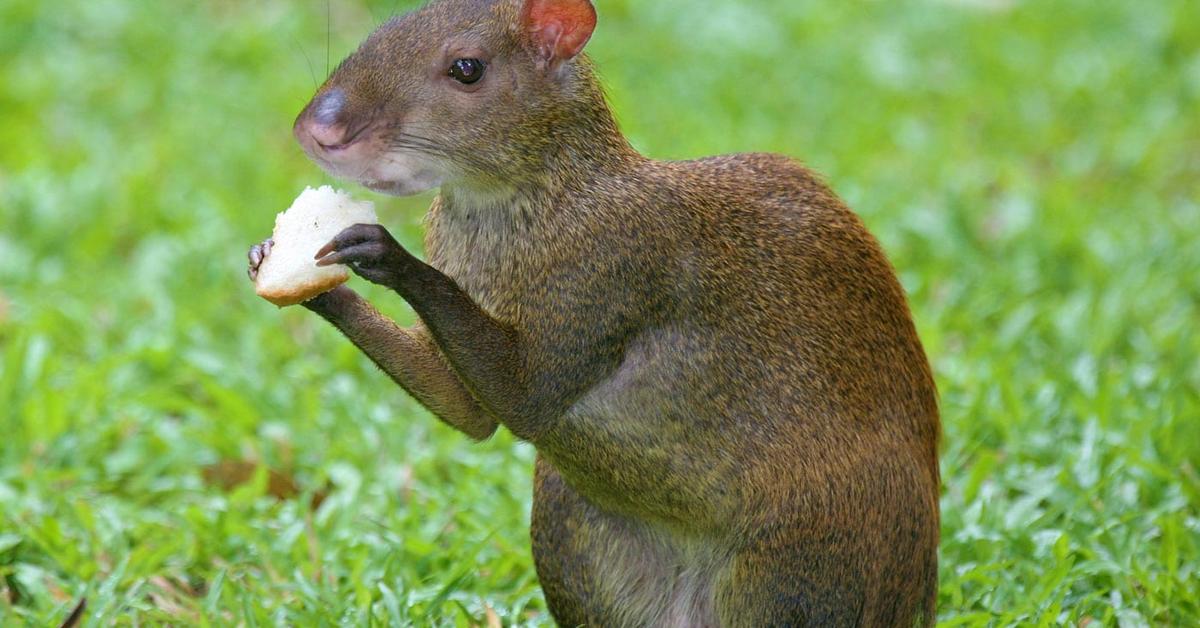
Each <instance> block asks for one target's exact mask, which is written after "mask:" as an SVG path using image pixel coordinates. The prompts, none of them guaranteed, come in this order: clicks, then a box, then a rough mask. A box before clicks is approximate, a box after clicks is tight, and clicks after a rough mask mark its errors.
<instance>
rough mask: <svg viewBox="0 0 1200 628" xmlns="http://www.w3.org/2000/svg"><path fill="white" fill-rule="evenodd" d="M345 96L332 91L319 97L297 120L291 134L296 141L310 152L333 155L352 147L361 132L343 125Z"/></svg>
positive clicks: (336, 90) (342, 92)
mask: <svg viewBox="0 0 1200 628" xmlns="http://www.w3.org/2000/svg"><path fill="white" fill-rule="evenodd" d="M345 113H346V93H345V92H344V91H342V90H341V88H337V87H335V88H332V89H329V90H326V91H324V92H322V93H320V94H318V95H317V96H316V97H315V98H313V101H312V103H311V104H309V106H308V108H307V109H305V110H304V113H302V114H300V118H299V119H298V120H296V126H295V127H294V128H293V132H294V133H295V135H296V139H297V141H299V142H300V143H301V144H302V145H304V146H308V147H309V148H312V149H320V150H324V151H335V150H339V149H342V148H346V147H347V146H349V145H350V144H353V143H354V141H355V140H356V139H358V138H357V136H358V131H361V129H351V128H350V126H349V125H348V124H347V123H346V121H345V119H344V118H346V117H347V116H346V115H345Z"/></svg>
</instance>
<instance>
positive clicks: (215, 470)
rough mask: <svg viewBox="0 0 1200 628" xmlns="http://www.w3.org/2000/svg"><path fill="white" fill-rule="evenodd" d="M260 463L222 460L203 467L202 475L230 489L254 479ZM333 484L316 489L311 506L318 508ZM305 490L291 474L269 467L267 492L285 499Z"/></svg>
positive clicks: (213, 482)
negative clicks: (301, 488) (302, 489)
mask: <svg viewBox="0 0 1200 628" xmlns="http://www.w3.org/2000/svg"><path fill="white" fill-rule="evenodd" d="M258 467H259V463H258V462H255V461H253V460H222V461H220V462H217V463H216V464H210V465H207V466H205V467H204V468H203V469H201V475H202V476H203V477H204V482H205V483H207V484H209V485H210V486H218V487H220V488H221V489H222V490H226V491H230V490H233V489H234V488H237V487H238V486H241V485H242V484H245V483H246V482H249V481H250V480H252V479H254V473H255V472H256V471H257V470H258ZM332 488H333V485H332V484H330V483H329V482H326V483H325V486H323V487H321V488H320V489H319V490H317V491H314V492H313V495H312V500H311V502H310V503H309V506H310V507H311V508H312V509H313V510H316V509H317V508H319V507H320V506H321V503H322V502H324V501H325V498H326V497H328V496H329V491H330V490H331V489H332ZM302 492H303V491H301V490H300V485H299V484H298V483H297V482H296V480H295V478H293V477H292V476H291V475H290V474H285V473H283V472H281V471H277V470H275V469H267V494H268V495H270V496H272V497H274V498H275V499H278V500H280V501H285V500H289V499H292V498H294V497H296V496H298V495H300V494H301V493H302Z"/></svg>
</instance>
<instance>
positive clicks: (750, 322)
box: [298, 0, 939, 626]
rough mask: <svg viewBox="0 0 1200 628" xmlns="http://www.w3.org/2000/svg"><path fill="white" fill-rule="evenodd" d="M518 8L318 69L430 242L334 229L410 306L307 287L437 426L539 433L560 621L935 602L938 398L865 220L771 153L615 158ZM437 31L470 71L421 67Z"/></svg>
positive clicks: (576, 73) (597, 109)
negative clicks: (327, 71) (462, 80)
mask: <svg viewBox="0 0 1200 628" xmlns="http://www.w3.org/2000/svg"><path fill="white" fill-rule="evenodd" d="M554 1H559V2H579V1H582V0H554ZM520 9H521V0H498V1H495V2H488V1H483V0H441V1H439V2H435V3H434V4H431V5H429V6H427V7H426V8H424V9H422V10H421V11H418V12H417V13H414V14H412V15H410V16H407V17H404V18H402V19H398V20H395V21H393V22H389V23H388V24H386V25H384V26H383V27H381V28H380V29H379V31H377V32H376V33H375V34H373V35H372V36H371V37H370V38H369V39H368V40H367V42H366V43H364V45H363V47H362V49H360V50H359V51H358V52H357V53H355V54H354V55H353V56H352V57H351V58H350V59H348V60H347V61H346V62H345V63H344V64H343V65H342V67H340V68H339V70H338V71H337V72H335V74H334V75H333V76H332V77H331V78H330V80H329V82H328V83H327V84H326V86H325V87H323V88H322V91H323V92H324V91H326V90H329V89H333V88H337V89H341V90H344V91H345V92H346V93H348V94H349V98H348V101H349V102H350V103H351V105H350V106H348V107H347V109H346V111H344V112H343V116H344V117H346V118H348V119H351V120H354V122H353V124H355V125H358V126H362V124H364V122H362V120H366V121H367V122H366V123H369V124H371V125H372V126H371V127H370V128H372V129H373V130H372V131H371V135H370V136H369V137H368V139H367V140H363V141H364V142H366V146H371V147H373V148H371V149H370V150H371V151H374V152H367V153H364V156H363V157H362V159H364V160H367V161H366V162H365V163H369V161H370V160H372V159H374V160H380V159H384V158H386V157H387V155H388V154H389V153H387V150H389V149H388V148H387V147H388V146H391V144H389V141H390V139H391V137H392V136H391V135H389V134H394V133H396V132H397V130H398V129H399V130H401V131H403V130H405V129H413V128H416V129H421V130H422V135H423V136H424V137H426V138H431V139H432V140H433V141H435V142H436V146H434V147H433V148H430V147H428V146H426V147H425V148H424V149H420V150H424V151H425V152H424V154H425V155H426V156H427V157H428V158H430V159H434V160H439V161H440V162H441V163H443V164H444V174H443V175H442V176H443V178H444V179H443V180H442V181H441V187H442V193H441V196H440V197H439V199H438V200H437V202H435V203H434V205H433V207H432V208H431V210H430V214H429V217H428V234H427V240H426V246H427V252H428V257H429V263H428V264H424V263H422V262H420V261H418V260H416V259H415V258H413V257H412V256H410V255H408V254H407V253H406V252H404V251H403V250H402V249H400V248H399V246H398V245H395V243H394V241H391V240H390V237H388V236H386V232H369V233H368V232H361V231H360V232H358V233H357V235H356V236H355V237H353V238H350V237H349V236H347V238H346V239H344V240H345V241H343V242H340V243H338V241H335V243H336V246H334V249H336V250H338V251H344V253H338V255H345V256H349V257H353V258H354V259H356V260H357V261H359V262H360V264H361V266H362V267H361V268H360V269H359V272H360V274H363V276H365V277H367V278H369V279H371V280H373V281H376V282H378V283H382V284H384V285H388V286H390V287H392V288H394V289H395V290H396V291H397V292H399V293H400V294H401V295H402V296H403V297H404V298H405V299H407V300H408V301H409V303H410V304H412V306H413V307H414V309H416V311H417V313H418V315H420V317H421V319H422V321H423V325H422V326H421V327H418V328H416V329H415V330H401V329H399V328H397V327H395V326H394V325H393V324H391V323H390V321H386V320H385V319H383V318H382V317H381V316H379V315H378V314H377V313H376V312H375V311H374V310H373V309H371V308H370V306H369V305H367V304H365V303H364V302H362V300H361V299H359V298H358V297H357V296H356V295H354V293H353V292H351V291H350V290H349V289H346V288H341V289H338V290H336V291H334V292H332V293H330V294H327V295H325V296H323V297H321V298H319V299H317V300H315V301H313V302H310V304H309V307H311V308H312V309H314V310H316V311H318V312H320V313H321V314H322V315H323V316H325V317H326V318H328V319H329V320H330V321H332V322H333V323H334V324H335V325H337V326H338V327H339V328H340V329H341V330H342V331H343V332H345V333H346V334H347V336H349V337H350V339H351V340H353V341H354V342H355V343H356V344H358V345H359V346H360V347H362V348H363V350H364V351H365V352H366V353H367V354H368V355H370V356H371V357H372V359H374V360H375V361H376V362H377V363H378V364H379V365H380V366H381V367H382V368H383V369H384V370H385V371H387V372H388V373H389V374H390V375H392V377H393V378H395V379H396V381H397V382H399V383H400V384H401V385H402V386H404V387H405V388H406V389H407V390H409V391H410V392H412V393H413V394H414V395H415V396H416V398H417V399H418V400H420V401H421V402H422V403H424V404H425V405H426V406H428V407H429V408H430V409H431V410H432V411H434V412H435V413H437V414H438V415H439V416H440V417H441V418H443V419H444V420H446V421H447V422H448V423H450V424H451V425H454V426H456V427H458V428H460V429H462V430H463V431H464V432H466V433H468V434H469V435H471V436H473V437H476V438H483V437H486V436H487V435H488V434H490V433H491V431H492V430H493V429H494V428H495V425H496V424H503V425H505V426H506V427H508V428H509V429H510V430H511V431H512V432H513V433H515V434H516V435H517V436H519V437H521V438H524V439H526V440H529V441H530V442H532V443H533V444H534V445H535V446H536V447H537V449H538V452H539V459H538V463H537V471H536V475H535V495H534V509H533V531H532V534H533V544H534V558H535V561H536V564H537V568H538V573H539V576H540V578H541V581H542V585H543V587H544V590H545V593H546V599H547V603H548V605H549V607H550V610H551V612H552V613H553V614H554V617H555V618H556V619H557V620H558V622H559V623H560V624H562V625H565V626H571V625H578V624H587V625H599V626H609V625H628V626H644V625H679V626H692V625H713V626H716V625H723V626H760V625H864V626H900V625H912V624H913V623H920V624H929V623H932V621H933V619H934V599H935V592H936V585H937V544H938V463H937V441H938V434H939V423H938V410H937V402H936V393H935V389H934V384H933V380H932V377H931V375H930V370H929V366H928V363H927V361H926V358H925V355H924V352H923V350H922V348H921V344H920V342H919V340H918V338H917V335H916V332H915V330H914V327H913V324H912V321H911V317H910V314H909V311H908V307H907V305H906V303H905V297H904V293H903V291H902V289H901V287H900V285H899V284H898V282H897V281H896V278H895V274H894V272H893V270H892V268H891V266H890V265H889V264H888V262H887V260H886V259H885V257H884V255H883V253H882V251H881V250H880V248H879V246H878V244H877V243H876V241H875V240H874V239H873V238H872V237H871V235H870V234H869V233H868V232H867V230H866V229H865V228H864V226H863V224H862V222H861V221H860V220H859V219H858V218H857V217H856V216H855V215H854V213H853V212H851V211H850V210H849V209H848V208H847V207H846V206H845V205H844V204H843V203H842V202H841V201H840V200H838V198H837V197H836V196H835V195H834V194H833V193H832V192H831V191H830V190H829V189H828V188H827V187H826V186H825V185H824V184H823V183H822V182H821V181H820V180H818V179H817V177H815V176H814V175H813V174H812V173H811V172H809V171H808V170H806V169H804V168H803V167H801V166H800V165H798V164H796V163H795V162H793V161H791V160H789V159H787V158H784V157H780V156H774V155H762V154H752V155H733V156H726V157H715V158H709V159H703V160H698V161H690V162H660V161H653V160H649V159H646V158H644V157H642V156H641V155H639V154H637V153H636V152H635V151H634V150H633V149H632V148H631V147H630V146H629V144H628V143H627V142H626V141H625V139H624V138H623V137H622V136H621V134H620V132H619V131H618V129H617V126H616V124H615V122H614V121H613V118H612V116H611V114H610V113H609V110H608V107H607V105H606V104H605V102H604V98H603V96H602V94H601V91H600V89H599V87H598V85H597V82H596V79H595V77H594V75H593V72H592V70H591V68H590V66H589V64H588V63H587V61H586V60H585V59H583V58H582V57H577V58H575V59H567V60H559V61H564V62H562V63H561V64H546V63H539V60H538V58H537V50H538V47H537V46H536V45H534V44H531V43H530V42H528V41H527V37H526V35H525V31H524V30H523V28H522V25H521V23H520V15H521V11H520ZM446 42H453V43H451V44H447V43H446ZM448 45H449V46H450V47H454V46H458V47H461V48H465V49H471V50H479V51H483V53H486V54H487V55H488V58H489V66H488V71H489V73H490V74H489V75H487V77H486V78H485V80H488V79H489V78H492V77H495V78H494V79H492V83H491V84H488V85H484V86H483V87H481V88H480V89H479V91H477V92H470V93H467V92H461V91H453V90H451V89H450V88H447V87H446V86H444V85H442V84H441V83H440V81H441V78H438V77H439V75H438V74H437V73H436V72H435V73H434V74H432V75H430V74H429V73H428V72H427V71H426V68H428V67H434V68H436V67H437V66H438V64H444V63H446V61H445V59H446V56H445V55H446V54H450V55H453V54H455V53H445V50H446V49H447V46H448ZM481 54H482V53H481ZM558 66H561V67H558ZM430 76H433V78H430ZM385 94H393V95H394V94H401V96H395V97H388V96H385ZM464 94H465V96H464ZM306 115H311V114H310V113H309V112H308V111H307V110H306V113H305V114H302V116H301V119H300V121H299V122H298V129H299V128H300V127H301V126H302V125H303V124H304V123H305V121H306ZM347 124H351V123H349V122H348V123H347ZM464 125H465V126H467V127H470V128H466V129H464V128H463V126H464ZM298 132H299V131H298ZM362 150H364V151H367V150H368V149H366V148H364V149H362ZM406 150H416V151H417V152H420V150H418V149H413V148H411V147H410V148H408V149H406ZM314 156H315V157H317V158H318V160H321V161H322V163H323V164H325V165H326V166H327V167H331V169H333V170H335V171H340V172H342V173H343V174H345V173H346V172H347V168H345V167H341V168H340V170H339V167H336V166H331V164H329V163H327V162H326V161H325V160H324V159H323V158H322V157H321V156H320V155H314ZM358 242H368V243H369V244H370V247H373V248H370V255H367V254H366V253H362V252H361V251H365V250H367V249H364V248H362V246H359V248H358V249H355V248H354V247H355V243H358ZM356 251H358V252H356ZM349 257H348V258H349Z"/></svg>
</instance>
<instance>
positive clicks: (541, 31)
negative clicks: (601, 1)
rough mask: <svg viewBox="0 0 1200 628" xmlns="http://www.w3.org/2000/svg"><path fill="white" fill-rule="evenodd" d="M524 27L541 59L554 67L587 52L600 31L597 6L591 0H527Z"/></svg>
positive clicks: (522, 13)
mask: <svg viewBox="0 0 1200 628" xmlns="http://www.w3.org/2000/svg"><path fill="white" fill-rule="evenodd" d="M521 26H522V27H524V29H525V32H526V33H527V34H528V35H529V37H530V40H531V41H532V42H533V46H534V50H535V51H536V53H537V55H538V57H539V60H540V61H541V62H542V63H543V64H544V65H545V66H546V67H549V68H551V69H553V68H556V67H558V66H559V65H560V64H562V63H563V62H564V61H570V60H571V59H574V58H575V56H576V55H578V54H579V53H580V52H582V51H583V47H584V45H586V44H587V42H588V40H589V39H591V37H592V31H594V30H596V9H595V7H593V6H592V3H591V2H590V0H525V6H524V7H523V8H522V9H521Z"/></svg>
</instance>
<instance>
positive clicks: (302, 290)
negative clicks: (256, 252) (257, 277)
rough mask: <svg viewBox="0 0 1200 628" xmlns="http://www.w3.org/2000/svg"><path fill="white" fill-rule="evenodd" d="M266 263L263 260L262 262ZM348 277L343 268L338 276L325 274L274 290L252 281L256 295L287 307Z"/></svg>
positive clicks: (326, 289)
mask: <svg viewBox="0 0 1200 628" xmlns="http://www.w3.org/2000/svg"><path fill="white" fill-rule="evenodd" d="M268 259H269V258H268ZM263 263H264V264H265V263H266V262H265V261H264V262H263ZM349 279H350V271H349V270H343V272H342V273H341V274H340V275H338V276H326V277H320V278H315V279H309V280H306V281H302V282H300V283H297V284H293V285H290V286H286V287H283V286H281V287H279V288H276V289H274V290H270V289H264V288H263V287H260V286H259V285H258V282H257V281H256V282H254V292H255V294H257V295H258V296H260V297H262V298H264V299H266V300H268V301H270V302H271V303H274V304H275V305H278V306H279V307H287V306H289V305H297V304H299V303H304V302H305V301H307V300H309V299H311V298H313V297H315V296H318V295H321V294H325V293H326V292H329V291H330V290H333V289H334V288H336V287H338V286H340V285H342V284H344V283H346V282H347V281H348V280H349Z"/></svg>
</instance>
